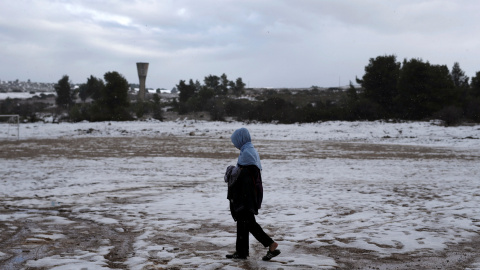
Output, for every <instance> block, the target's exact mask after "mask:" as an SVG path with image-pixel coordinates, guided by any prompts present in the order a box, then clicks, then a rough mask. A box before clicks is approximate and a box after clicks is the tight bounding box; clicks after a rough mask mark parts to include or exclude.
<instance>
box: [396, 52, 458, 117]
mask: <svg viewBox="0 0 480 270" xmlns="http://www.w3.org/2000/svg"><path fill="white" fill-rule="evenodd" d="M454 90H455V89H454V86H453V81H452V78H451V76H450V72H449V71H448V67H447V66H445V65H431V64H430V63H428V62H426V63H425V62H423V61H422V60H420V59H411V60H410V61H407V60H406V59H405V60H404V62H403V65H402V69H401V71H400V76H399V80H398V96H397V98H396V102H398V104H397V105H398V106H399V108H401V117H402V118H407V119H422V118H425V117H429V116H431V115H432V114H433V113H434V112H437V111H439V110H441V109H442V108H443V107H445V106H449V105H454V104H455V102H456V100H457V96H456V93H455V91H454Z"/></svg>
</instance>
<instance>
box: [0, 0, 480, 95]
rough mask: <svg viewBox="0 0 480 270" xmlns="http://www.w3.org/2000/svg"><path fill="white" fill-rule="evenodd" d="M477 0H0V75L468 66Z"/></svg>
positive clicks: (258, 80)
mask: <svg viewBox="0 0 480 270" xmlns="http://www.w3.org/2000/svg"><path fill="white" fill-rule="evenodd" d="M479 14H480V1H477V0H443V1H442V0H438V1H434V0H388V1H387V0H350V1H346V0H137V1H134V0H125V1H122V0H118V1H113V0H105V1H102V0H101V1H99V0H84V1H81V0H69V1H60V0H58V1H54V0H52V1H47V0H43V1H42V0H2V1H0V63H1V64H0V80H15V79H19V80H21V81H26V80H28V79H30V80H32V81H36V82H57V81H58V80H59V79H60V78H61V77H62V76H63V75H65V74H66V75H68V76H69V77H70V80H71V81H72V82H73V83H84V82H86V80H87V78H88V77H89V76H90V75H94V76H96V77H100V78H103V74H105V73H106V72H108V71H118V72H119V73H121V74H122V75H123V76H125V78H126V79H127V80H128V81H129V82H130V83H138V76H137V70H136V64H135V63H136V62H149V63H150V66H149V70H148V76H147V82H146V85H147V87H151V88H160V87H161V88H167V89H171V88H172V87H173V86H175V85H176V84H178V82H179V80H189V79H194V80H196V79H198V80H199V81H200V82H202V83H203V78H204V77H205V76H207V75H210V74H212V75H218V76H220V75H221V74H222V73H225V74H226V75H227V76H228V78H229V79H230V80H234V79H236V78H238V77H242V79H243V81H244V82H245V83H247V84H248V86H249V87H310V86H312V85H317V86H321V87H330V86H338V85H339V84H340V85H347V84H348V83H349V81H353V82H355V77H356V76H358V77H359V78H360V77H362V76H363V74H364V68H365V66H366V65H367V64H368V61H369V59H370V58H375V57H377V56H381V55H391V54H394V55H396V56H397V60H398V61H400V62H401V61H403V59H405V58H406V59H411V58H421V59H423V60H424V61H429V62H430V63H431V64H441V65H447V66H448V68H449V69H451V68H452V66H453V64H454V62H459V63H460V67H461V68H462V69H463V70H464V71H465V72H466V74H467V76H469V77H472V76H473V75H475V73H476V72H477V71H480V15H479Z"/></svg>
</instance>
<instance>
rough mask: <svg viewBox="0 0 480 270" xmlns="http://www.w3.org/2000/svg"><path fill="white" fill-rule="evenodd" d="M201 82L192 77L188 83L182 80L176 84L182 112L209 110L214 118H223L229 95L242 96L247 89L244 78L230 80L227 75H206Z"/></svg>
mask: <svg viewBox="0 0 480 270" xmlns="http://www.w3.org/2000/svg"><path fill="white" fill-rule="evenodd" d="M203 82H204V83H203V84H201V83H200V82H199V81H198V80H196V81H195V82H194V81H193V80H192V79H190V81H189V82H188V84H187V83H186V82H185V81H184V80H180V82H179V83H178V85H177V86H176V88H177V90H178V91H179V96H178V101H179V104H178V106H177V109H178V111H179V112H180V113H182V114H183V113H188V112H198V111H208V112H210V116H211V118H212V119H213V120H222V119H223V117H224V113H225V108H224V104H225V100H226V99H228V97H227V96H228V95H229V94H231V95H234V96H240V95H241V94H242V93H243V92H244V90H245V83H243V81H242V78H237V79H236V80H235V81H230V80H228V78H227V75H225V73H224V74H222V75H221V76H220V77H219V76H216V75H209V76H206V77H205V78H204V80H203Z"/></svg>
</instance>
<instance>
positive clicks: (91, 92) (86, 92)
mask: <svg viewBox="0 0 480 270" xmlns="http://www.w3.org/2000/svg"><path fill="white" fill-rule="evenodd" d="M104 87H105V84H104V83H103V80H102V79H98V78H96V77H94V76H93V75H90V77H89V78H88V79H87V83H86V84H82V85H81V86H80V94H79V95H80V98H81V99H82V100H83V101H84V102H85V100H86V99H87V98H89V97H91V98H92V99H94V100H97V99H99V98H100V96H101V93H102V91H103V88H104Z"/></svg>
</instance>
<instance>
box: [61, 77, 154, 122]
mask: <svg viewBox="0 0 480 270" xmlns="http://www.w3.org/2000/svg"><path fill="white" fill-rule="evenodd" d="M103 77H104V79H105V82H104V81H103V80H102V79H99V78H96V77H94V76H90V77H89V78H88V79H87V82H86V83H85V84H82V85H81V86H80V87H79V89H78V93H77V92H75V91H72V89H71V83H70V81H69V77H68V76H67V75H64V76H63V77H62V78H61V79H60V80H59V81H58V83H57V84H56V85H55V91H56V93H57V97H56V100H55V101H56V104H57V106H58V108H59V109H60V110H66V111H68V112H69V118H70V120H72V121H83V120H87V121H110V120H113V121H125V120H131V119H133V117H132V116H131V113H132V112H133V113H135V114H136V116H137V117H142V116H143V115H144V114H146V113H152V116H153V117H154V118H156V119H160V120H161V119H162V108H161V106H160V97H159V96H158V95H157V94H155V95H154V97H153V100H152V102H144V101H137V102H136V103H135V104H134V106H131V103H130V98H129V95H128V90H129V84H128V81H127V80H126V79H125V77H123V76H122V75H121V74H119V73H118V72H116V71H112V72H107V73H105V75H104V76H103ZM77 94H78V96H79V97H80V99H81V100H82V101H83V103H81V104H75V102H74V101H75V96H76V95H77ZM87 99H91V100H92V102H91V103H86V100H87Z"/></svg>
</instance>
